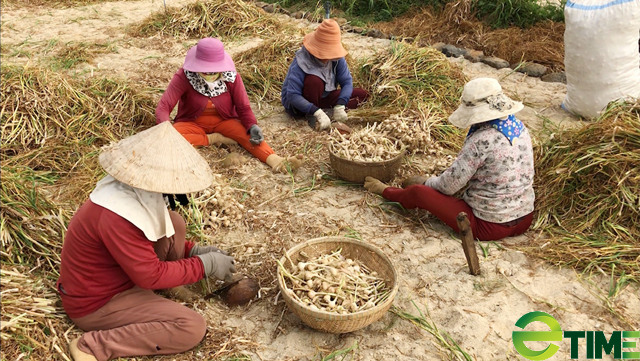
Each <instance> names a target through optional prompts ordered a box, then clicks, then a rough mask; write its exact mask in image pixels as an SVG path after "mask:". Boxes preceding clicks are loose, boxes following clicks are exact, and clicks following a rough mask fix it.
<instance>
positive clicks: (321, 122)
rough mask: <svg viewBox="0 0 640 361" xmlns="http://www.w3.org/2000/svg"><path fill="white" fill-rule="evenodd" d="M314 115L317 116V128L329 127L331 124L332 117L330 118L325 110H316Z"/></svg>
mask: <svg viewBox="0 0 640 361" xmlns="http://www.w3.org/2000/svg"><path fill="white" fill-rule="evenodd" d="M313 116H314V117H316V128H318V130H325V129H329V127H330V126H331V119H329V116H328V115H327V113H325V112H324V110H322V109H318V110H316V112H315V113H313Z"/></svg>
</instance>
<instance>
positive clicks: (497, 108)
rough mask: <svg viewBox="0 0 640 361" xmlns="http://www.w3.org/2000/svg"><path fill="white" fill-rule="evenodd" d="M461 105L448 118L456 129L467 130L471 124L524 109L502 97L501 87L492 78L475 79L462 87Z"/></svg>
mask: <svg viewBox="0 0 640 361" xmlns="http://www.w3.org/2000/svg"><path fill="white" fill-rule="evenodd" d="M461 102H462V104H460V106H459V107H458V109H456V111H455V112H453V114H451V116H450V117H449V121H450V122H451V123H452V124H453V125H455V126H456V127H458V128H463V129H464V128H467V127H469V126H471V125H473V124H478V123H482V122H486V121H489V120H493V119H498V118H502V117H506V116H508V115H511V114H514V113H517V112H519V111H521V110H522V109H523V108H524V105H522V103H520V102H516V101H514V100H512V99H511V98H509V97H508V96H506V95H504V93H503V92H502V87H501V86H500V83H498V81H497V80H495V79H493V78H477V79H473V80H471V81H469V82H468V83H467V84H465V85H464V89H463V90H462V98H461Z"/></svg>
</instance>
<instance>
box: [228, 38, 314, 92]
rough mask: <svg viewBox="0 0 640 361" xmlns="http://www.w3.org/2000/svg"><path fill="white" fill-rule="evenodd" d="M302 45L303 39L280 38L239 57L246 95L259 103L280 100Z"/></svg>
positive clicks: (236, 60) (237, 61) (237, 58)
mask: <svg viewBox="0 0 640 361" xmlns="http://www.w3.org/2000/svg"><path fill="white" fill-rule="evenodd" d="M301 46H302V39H301V38H300V39H290V38H287V37H282V36H279V37H276V38H274V39H269V40H268V41H265V42H263V43H262V44H260V46H257V47H255V48H251V49H249V50H247V51H244V52H242V53H240V54H238V55H236V56H235V57H234V60H235V63H236V68H237V70H238V72H239V73H240V75H242V81H243V82H244V86H245V87H246V88H247V93H248V94H249V95H250V96H251V97H252V98H253V99H254V100H256V101H261V102H273V101H280V90H281V89H282V82H283V81H284V78H285V76H286V75H287V70H288V69H289V65H291V62H292V61H293V58H294V56H295V52H296V51H297V50H298V49H300V47H301Z"/></svg>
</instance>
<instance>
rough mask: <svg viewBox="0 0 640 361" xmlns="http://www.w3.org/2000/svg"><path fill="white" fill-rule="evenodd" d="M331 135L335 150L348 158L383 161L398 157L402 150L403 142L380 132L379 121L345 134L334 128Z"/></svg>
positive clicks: (363, 160)
mask: <svg viewBox="0 0 640 361" xmlns="http://www.w3.org/2000/svg"><path fill="white" fill-rule="evenodd" d="M330 137H331V149H332V150H333V152H334V153H335V154H336V155H338V156H339V157H340V158H343V159H347V160H355V161H360V162H383V161H386V160H390V159H393V158H395V157H397V156H398V154H400V152H401V151H402V143H400V142H398V141H397V140H396V141H393V140H391V139H389V138H388V137H386V136H385V135H383V134H381V133H380V126H379V123H375V124H373V125H367V126H366V127H364V128H362V129H359V130H357V131H355V132H352V133H350V134H345V135H343V134H342V133H340V131H338V130H337V129H335V128H334V129H332V130H331V133H330Z"/></svg>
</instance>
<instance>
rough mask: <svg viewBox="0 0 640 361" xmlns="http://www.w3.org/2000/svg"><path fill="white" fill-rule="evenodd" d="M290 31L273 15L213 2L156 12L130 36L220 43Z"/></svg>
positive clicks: (241, 4)
mask: <svg viewBox="0 0 640 361" xmlns="http://www.w3.org/2000/svg"><path fill="white" fill-rule="evenodd" d="M294 31H296V30H295V29H294V28H293V27H292V26H288V25H285V24H283V23H282V22H281V21H279V20H278V18H277V17H276V16H275V15H273V14H269V13H266V12H265V11H264V10H262V9H261V8H259V7H258V6H256V5H255V4H252V3H247V2H245V1H242V0H213V1H205V2H197V3H195V4H190V5H187V6H185V7H183V8H176V7H174V8H169V9H168V10H167V11H166V12H165V11H160V12H156V13H155V14H152V15H151V16H150V17H148V18H147V19H145V20H143V21H142V22H141V23H140V24H139V25H137V26H134V27H133V28H132V30H131V31H130V34H131V35H133V36H142V37H148V36H153V35H163V36H172V37H176V38H205V37H217V38H221V40H223V41H224V40H229V39H234V38H239V37H242V36H261V37H267V36H272V35H275V34H282V33H291V32H294Z"/></svg>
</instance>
